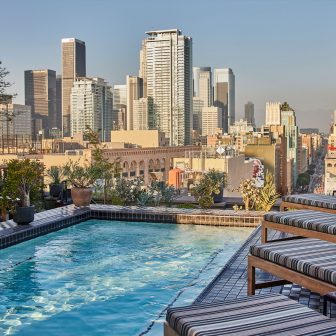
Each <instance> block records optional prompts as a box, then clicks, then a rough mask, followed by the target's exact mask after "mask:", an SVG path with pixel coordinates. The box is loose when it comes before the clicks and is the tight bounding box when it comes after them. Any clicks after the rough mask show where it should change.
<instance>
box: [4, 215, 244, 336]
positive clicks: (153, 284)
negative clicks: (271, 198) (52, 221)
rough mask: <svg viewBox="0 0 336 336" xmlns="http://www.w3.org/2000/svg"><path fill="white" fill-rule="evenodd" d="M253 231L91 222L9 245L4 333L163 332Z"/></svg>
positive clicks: (92, 334) (71, 335) (92, 335)
mask: <svg viewBox="0 0 336 336" xmlns="http://www.w3.org/2000/svg"><path fill="white" fill-rule="evenodd" d="M250 233H251V230H250V229H244V228H220V227H208V226H194V225H171V224H155V223H154V224H153V223H132V222H119V221H99V220H89V221H86V222H84V223H81V224H78V225H75V226H72V227H70V228H67V229H63V230H61V231H58V232H55V233H51V234H48V235H46V236H43V237H39V238H36V239H34V240H31V241H27V242H24V243H21V244H19V245H16V246H13V247H10V248H7V249H5V250H2V251H0V334H4V335H28V336H33V335H34V336H36V335H48V336H52V335H62V336H75V335H76V336H77V335H90V336H96V335H117V336H123V335H127V336H130V335H140V334H141V333H144V334H146V335H160V334H161V330H162V329H161V328H162V325H161V324H160V321H162V319H163V316H164V315H163V314H161V312H162V311H164V309H165V308H166V307H167V305H168V304H170V303H172V302H174V304H175V305H182V304H189V303H191V302H192V301H193V300H194V299H195V298H196V296H197V295H198V294H199V293H200V292H201V291H202V289H203V288H204V287H205V286H206V284H207V283H208V282H209V281H210V280H211V278H213V277H214V275H215V274H216V273H217V272H218V271H219V270H220V267H222V266H223V265H224V264H225V262H226V261H227V260H228V258H229V257H230V256H231V255H232V254H233V253H234V252H235V251H236V250H237V249H238V248H239V246H240V245H241V244H242V243H243V241H244V240H245V239H246V238H247V237H248V235H249V234H250ZM160 314H161V315H160ZM153 321H154V322H155V323H154V322H153Z"/></svg>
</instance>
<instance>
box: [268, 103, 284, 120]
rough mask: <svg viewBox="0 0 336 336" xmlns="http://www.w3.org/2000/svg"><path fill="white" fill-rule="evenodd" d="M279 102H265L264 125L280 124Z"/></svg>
mask: <svg viewBox="0 0 336 336" xmlns="http://www.w3.org/2000/svg"><path fill="white" fill-rule="evenodd" d="M280 108H281V103H279V102H267V103H266V125H281V112H280Z"/></svg>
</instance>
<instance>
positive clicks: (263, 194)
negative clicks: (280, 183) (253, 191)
mask: <svg viewBox="0 0 336 336" xmlns="http://www.w3.org/2000/svg"><path fill="white" fill-rule="evenodd" d="M279 197H280V194H278V193H277V191H276V186H275V184H274V180H273V175H272V174H271V173H270V172H268V171H267V172H266V176H265V182H264V186H263V187H262V188H260V190H259V193H258V197H257V201H256V209H257V210H262V211H266V212H267V211H270V210H271V209H272V207H273V205H274V204H275V202H276V201H277V199H278V198H279Z"/></svg>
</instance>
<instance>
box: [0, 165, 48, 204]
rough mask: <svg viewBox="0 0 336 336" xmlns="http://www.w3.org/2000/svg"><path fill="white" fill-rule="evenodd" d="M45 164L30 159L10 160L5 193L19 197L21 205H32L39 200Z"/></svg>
mask: <svg viewBox="0 0 336 336" xmlns="http://www.w3.org/2000/svg"><path fill="white" fill-rule="evenodd" d="M43 172H44V165H43V164H42V163H41V162H38V161H33V160H29V159H24V160H18V159H14V160H10V161H9V162H8V163H7V175H6V181H5V185H4V195H6V196H8V197H10V198H11V199H19V200H20V205H21V206H30V204H31V201H32V202H37V200H39V199H40V198H41V191H42V190H43Z"/></svg>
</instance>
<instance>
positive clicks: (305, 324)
mask: <svg viewBox="0 0 336 336" xmlns="http://www.w3.org/2000/svg"><path fill="white" fill-rule="evenodd" d="M166 320H167V322H168V324H169V325H170V327H171V328H172V329H174V330H175V331H176V332H177V333H178V334H179V335H181V336H222V335H235V336H243V335H244V336H252V335H255V336H256V335H259V336H266V335H267V336H271V335H288V336H289V335H299V336H300V335H306V336H307V335H321V336H322V335H324V336H330V335H336V323H335V322H332V321H331V320H330V319H328V318H327V317H325V316H323V315H321V314H319V313H317V312H315V311H313V310H311V309H309V308H307V307H305V306H303V305H301V304H299V303H297V302H296V301H293V300H290V299H288V298H286V297H284V296H282V295H279V294H263V295H256V296H250V297H245V298H242V299H237V300H235V301H232V302H224V303H220V304H219V303H217V304H214V303H211V304H202V305H192V306H187V307H179V308H169V309H168V312H167V317H166Z"/></svg>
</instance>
